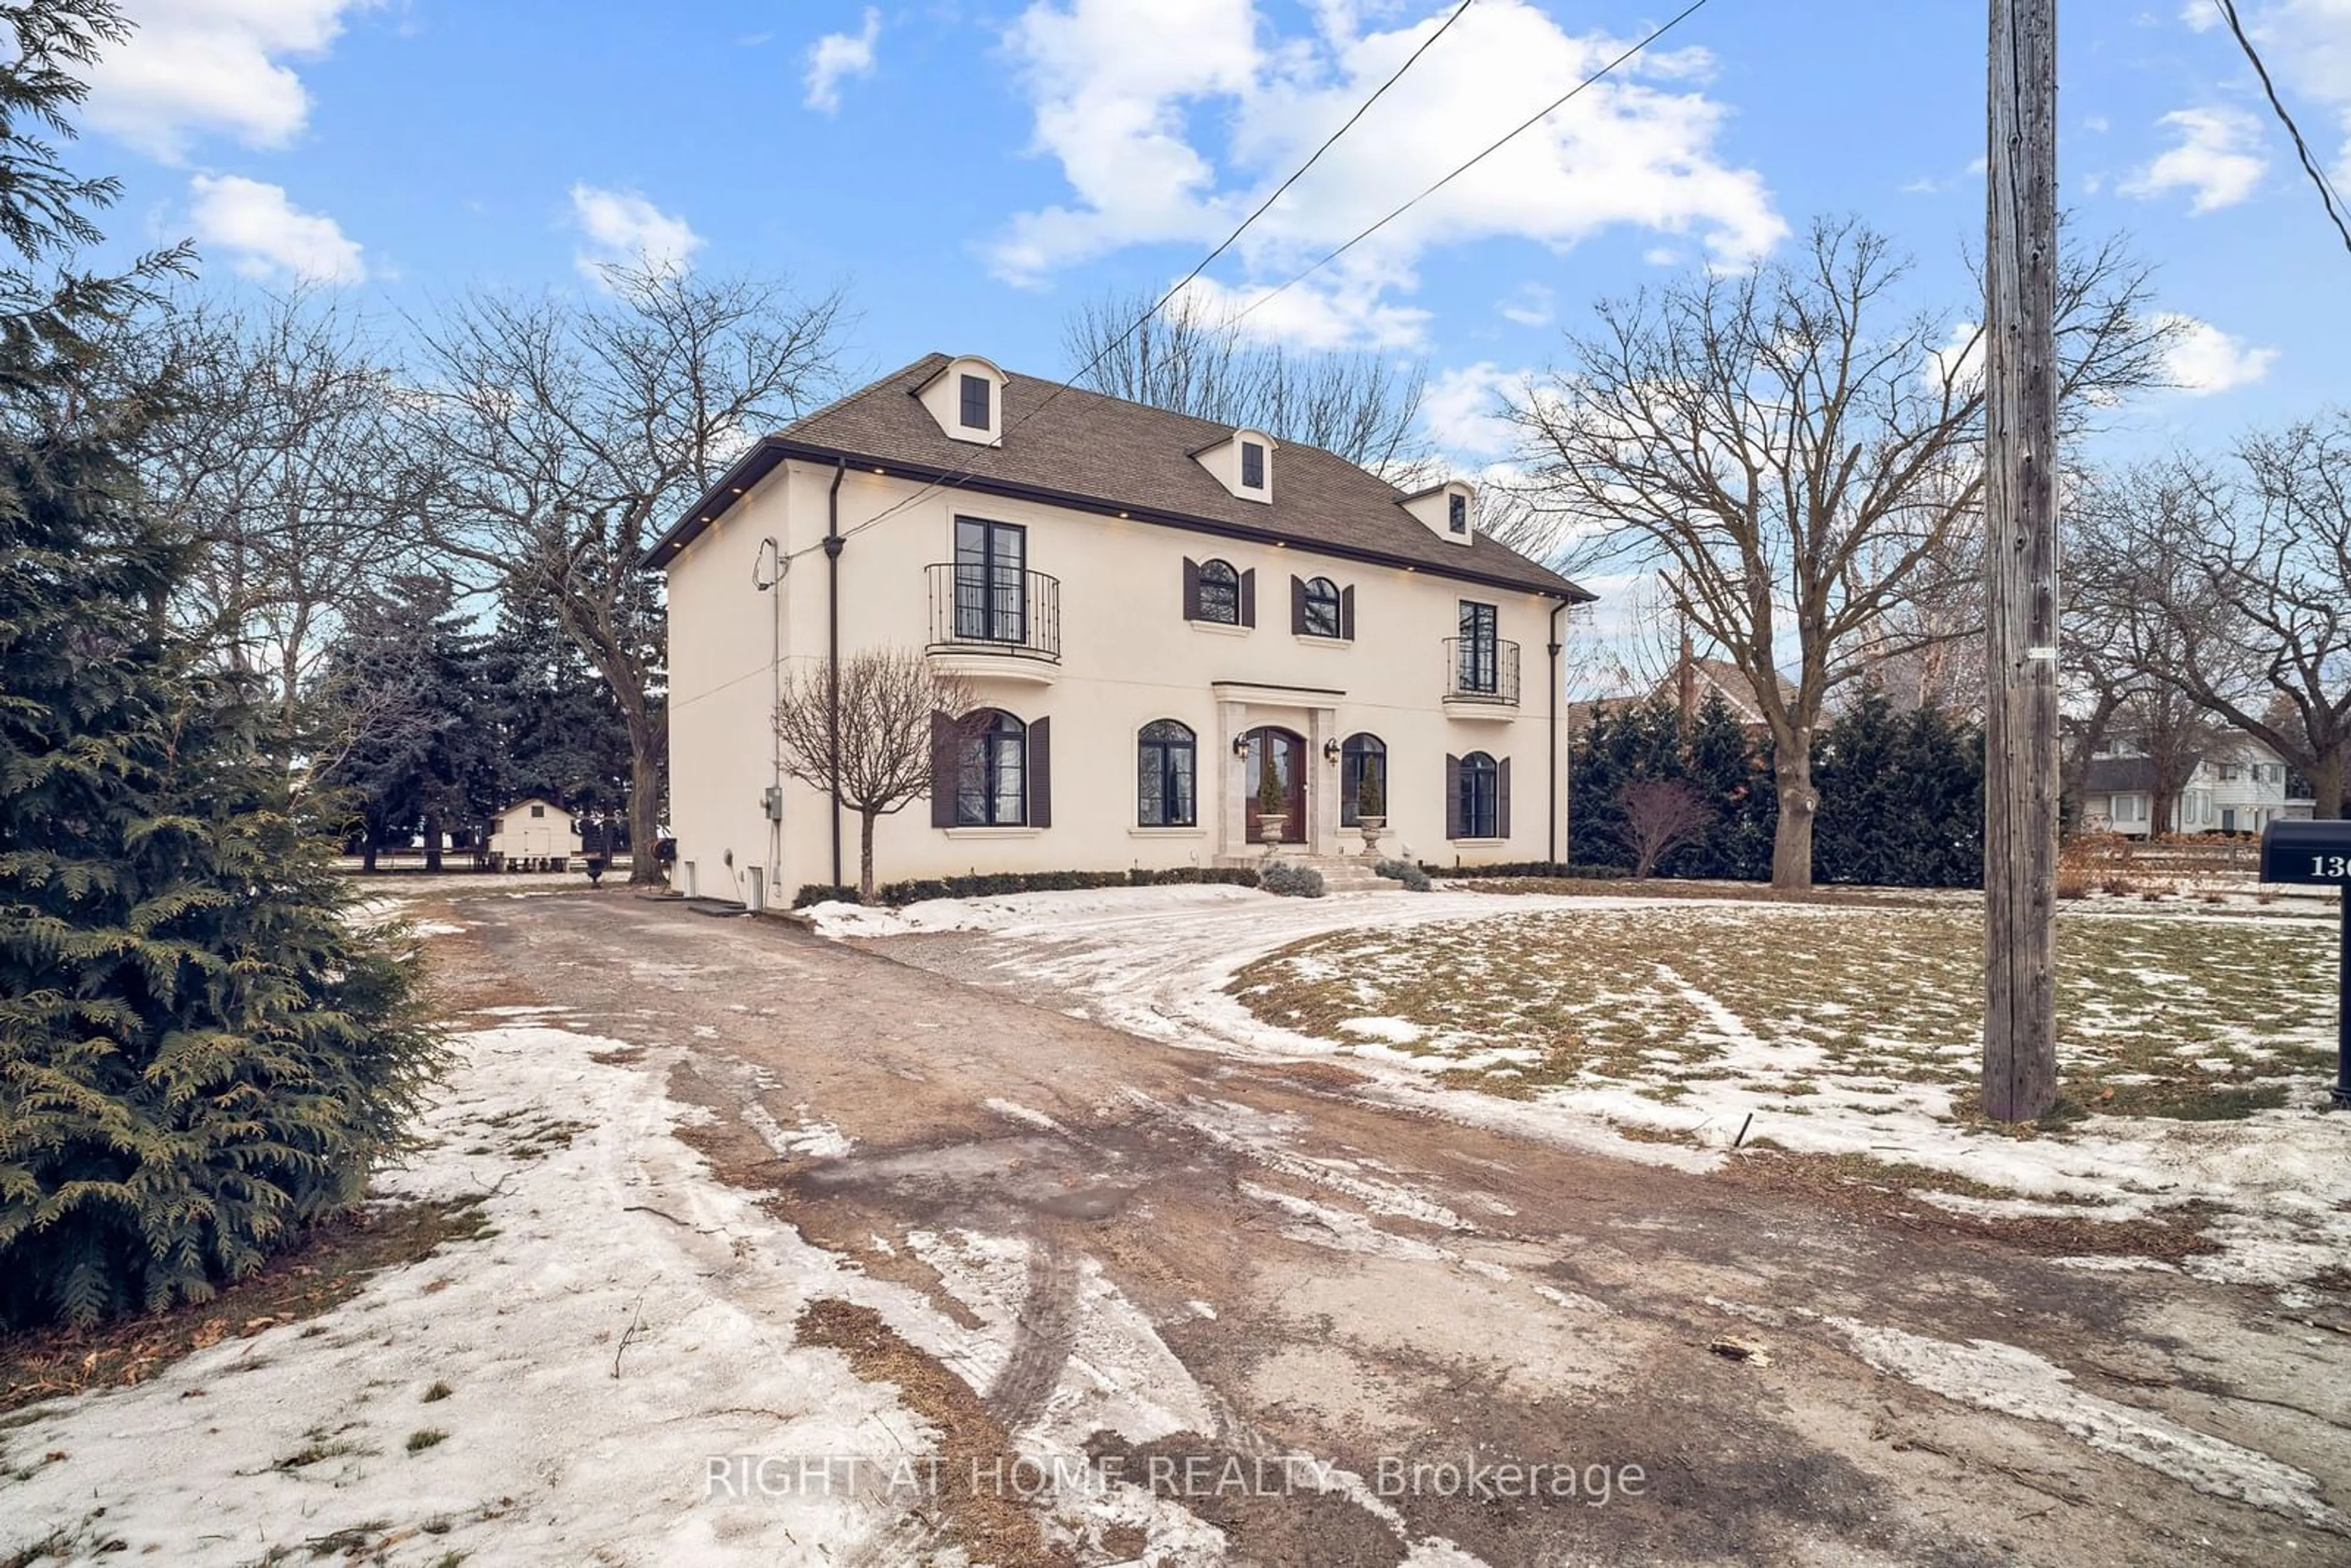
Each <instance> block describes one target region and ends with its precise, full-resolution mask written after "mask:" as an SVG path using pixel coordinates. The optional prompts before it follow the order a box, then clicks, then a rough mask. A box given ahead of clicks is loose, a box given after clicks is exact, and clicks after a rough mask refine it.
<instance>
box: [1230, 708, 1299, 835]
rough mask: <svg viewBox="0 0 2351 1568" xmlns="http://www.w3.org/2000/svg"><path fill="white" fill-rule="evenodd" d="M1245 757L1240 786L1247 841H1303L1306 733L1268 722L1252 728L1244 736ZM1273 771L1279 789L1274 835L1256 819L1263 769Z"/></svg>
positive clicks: (1262, 786)
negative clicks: (1243, 791) (1278, 825)
mask: <svg viewBox="0 0 2351 1568" xmlns="http://www.w3.org/2000/svg"><path fill="white" fill-rule="evenodd" d="M1246 738H1247V739H1248V741H1249V758H1248V762H1247V765H1246V766H1245V767H1244V768H1243V769H1242V772H1241V782H1242V788H1243V789H1247V790H1248V791H1249V795H1248V807H1247V813H1246V815H1247V821H1248V822H1249V842H1250V843H1253V844H1262V843H1283V844H1302V843H1304V842H1305V841H1306V737H1304V736H1301V735H1300V734H1298V733H1297V732H1295V731H1294V730H1287V729H1277V728H1275V727H1271V726H1267V727H1264V728H1260V729H1253V730H1250V731H1249V735H1248V736H1247V737H1246ZM1268 768H1271V769H1272V771H1273V780H1274V786H1275V788H1277V789H1280V791H1281V832H1280V836H1279V837H1278V838H1272V839H1269V838H1268V837H1267V836H1266V832H1265V828H1264V824H1263V823H1262V822H1261V821H1259V819H1260V818H1261V817H1262V816H1263V814H1264V813H1263V811H1262V810H1261V809H1260V808H1259V800H1262V799H1263V798H1264V794H1265V779H1266V770H1267V769H1268Z"/></svg>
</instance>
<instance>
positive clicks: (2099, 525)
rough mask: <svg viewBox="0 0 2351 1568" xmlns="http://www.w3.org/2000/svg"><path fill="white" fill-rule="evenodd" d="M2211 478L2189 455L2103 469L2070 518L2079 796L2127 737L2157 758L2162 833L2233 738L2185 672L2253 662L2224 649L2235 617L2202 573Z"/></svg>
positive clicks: (2150, 764) (2070, 676)
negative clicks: (2198, 772) (2186, 460)
mask: <svg viewBox="0 0 2351 1568" xmlns="http://www.w3.org/2000/svg"><path fill="white" fill-rule="evenodd" d="M2209 485H2210V480H2209V477H2208V476H2205V475H2203V474H2202V473H2201V471H2199V470H2198V469H2196V468H2195V467H2194V466H2193V465H2185V464H2183V463H2177V462H2175V463H2171V464H2158V465H2150V466H2145V467H2140V468H2137V469H2133V470H2130V471H2127V472H2125V473H2121V474H2097V475H2091V476H2085V479H2084V480H2083V482H2082V483H2081V484H2080V485H2079V486H2077V488H2076V492H2075V494H2074V496H2073V497H2071V502H2072V504H2071V506H2070V507H2069V508H2068V513H2067V520H2066V525H2065V527H2066V535H2067V538H2066V544H2067V547H2068V553H2067V555H2066V558H2065V571H2066V587H2065V599H2066V614H2065V619H2064V631H2063V633H2062V650H2061V651H2062V652H2063V653H2064V664H2063V665H2061V671H2062V672H2063V674H2062V678H2063V679H2064V683H2065V685H2067V686H2068V687H2069V688H2071V690H2072V693H2073V695H2074V698H2075V703H2074V706H2075V714H2074V722H2073V724H2072V725H2071V726H2070V728H2071V730H2072V734H2071V735H2069V737H2067V738H2068V740H2069V741H2070V743H2071V744H2069V745H2068V746H2067V747H2066V756H2065V758H2064V766H2065V772H2066V774H2067V778H2066V785H2067V787H2068V788H2069V789H2073V790H2074V791H2075V792H2076V798H2077V799H2078V797H2079V791H2080V790H2081V789H2083V788H2084V787H2085V782H2086V780H2087V778H2088V773H2089V759H2090V758H2091V757H2092V756H2093V755H2094V754H2095V752H2096V751H2097V750H2098V749H2099V748H2100V747H2101V746H2102V745H2103V743H2105V741H2107V740H2109V739H2116V740H2121V741H2123V742H2125V743H2126V744H2127V745H2128V746H2129V747H2131V748H2132V749H2133V751H2134V752H2135V753H2137V755H2139V756H2143V757H2144V758H2146V759H2147V769H2148V773H2149V775H2150V778H2149V781H2148V783H2149V800H2150V806H2149V817H2148V831H2150V832H2161V831H2164V830H2165V827H2166V825H2167V821H2168V818H2167V815H2166V813H2167V812H2168V810H2169V809H2170V804H2171V802H2172V800H2173V799H2174V798H2175V797H2176V796H2178V795H2179V791H2180V790H2181V789H2183V788H2184V787H2185V786H2186V784H2187V782H2188V778H2189V774H2191V773H2193V772H2194V771H2195V769H2196V764H2197V762H2198V760H2199V758H2202V757H2203V755H2204V754H2205V753H2206V752H2208V751H2210V750H2211V749H2212V747H2213V746H2214V745H2215V744H2216V743H2217V742H2218V741H2219V740H2220V738H2221V736H2220V727H2219V726H2218V725H2217V724H2216V723H2215V722H2214V720H2213V717H2212V715H2211V712H2210V709H2209V708H2208V707H2206V706H2204V705H2203V704H2201V703H2199V702H2198V701H2197V700H2196V699H2195V698H2194V697H2193V696H2192V695H2190V694H2189V692H2188V691H2187V690H2186V689H2185V687H2184V686H2183V685H2182V680H2183V678H2184V677H2185V676H2186V675H2187V674H2188V673H2189V671H2191V670H2195V669H2211V668H2213V667H2215V662H2216V660H2220V661H2224V662H2226V663H2229V664H2231V665H2235V664H2241V653H2242V650H2241V649H2238V648H2233V647H2231V648H2229V649H2227V650H2226V651H2224V650H2223V648H2222V645H2221V643H2220V639H2221V638H2222V637H2223V636H2224V635H2227V634H2229V632H2230V621H2231V618H2230V617H2229V616H2228V614H2227V613H2226V612H2225V611H2224V609H2223V607H2222V606H2221V604H2220V601H2218V599H2217V598H2216V597H2215V596H2214V595H2212V594H2211V593H2210V591H2209V584H2207V583H2206V582H2205V580H2204V579H2203V576H2202V571H2201V566H2202V563H2203V561H2204V560H2205V559H2206V558H2207V555H2208V553H2209V544H2208V541H2207V534H2208V531H2209V530H2208V529H2207V528H2206V527H2205V525H2204V522H2203V519H2202V517H2201V512H2202V497H2204V496H2205V495H2206V494H2208V491H2209ZM2179 825H2180V826H2185V825H2186V824H2184V823H2182V824H2179Z"/></svg>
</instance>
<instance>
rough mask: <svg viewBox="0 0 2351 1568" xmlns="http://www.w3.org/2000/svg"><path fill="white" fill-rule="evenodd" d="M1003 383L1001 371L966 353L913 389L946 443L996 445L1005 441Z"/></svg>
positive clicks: (932, 373)
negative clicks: (962, 442) (945, 439)
mask: <svg viewBox="0 0 2351 1568" xmlns="http://www.w3.org/2000/svg"><path fill="white" fill-rule="evenodd" d="M1005 381H1006V377H1005V374H1004V372H1003V371H999V370H998V369H997V368H996V367H995V366H994V365H992V364H990V363H988V362H987V361H986V360H983V359H981V358H980V357H979V356H978V355H977V354H966V355H964V356H963V357H962V358H960V359H954V360H949V361H946V363H945V364H943V365H941V366H939V367H938V369H936V370H935V371H932V372H931V373H930V374H929V375H928V376H926V377H925V378H924V380H923V381H922V382H921V383H920V384H919V385H917V386H915V387H914V389H913V390H914V397H915V400H916V401H917V402H920V403H921V404H922V405H923V409H924V412H925V413H928V414H929V415H930V416H931V418H932V419H933V420H935V421H936V422H937V423H938V427H939V434H942V435H944V436H946V438H947V439H948V440H950V441H967V442H969V443H971V444H973V445H975V446H998V445H1001V444H1003V442H1004V385H1005Z"/></svg>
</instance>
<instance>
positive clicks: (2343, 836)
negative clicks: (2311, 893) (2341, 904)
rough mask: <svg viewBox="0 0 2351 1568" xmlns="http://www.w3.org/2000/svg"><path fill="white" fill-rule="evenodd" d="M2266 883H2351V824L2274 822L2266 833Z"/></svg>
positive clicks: (2264, 829)
mask: <svg viewBox="0 0 2351 1568" xmlns="http://www.w3.org/2000/svg"><path fill="white" fill-rule="evenodd" d="M2262 881H2263V882H2300V883H2318V884H2320V885H2321V886H2325V887H2341V886H2344V885H2346V883H2351V822H2272V823H2271V824H2270V825H2269V826H2268V827H2266V828H2263V829H2262Z"/></svg>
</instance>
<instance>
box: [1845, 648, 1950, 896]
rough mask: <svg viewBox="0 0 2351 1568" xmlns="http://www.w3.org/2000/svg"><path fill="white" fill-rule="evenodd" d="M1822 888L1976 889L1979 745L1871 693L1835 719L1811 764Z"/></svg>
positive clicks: (1946, 722) (1940, 717) (1935, 717)
mask: <svg viewBox="0 0 2351 1568" xmlns="http://www.w3.org/2000/svg"><path fill="white" fill-rule="evenodd" d="M1813 778H1814V779H1815V780H1816V782H1817V785H1818V788H1819V789H1820V791H1821V812H1820V821H1819V824H1818V827H1817V831H1816V832H1815V835H1814V838H1813V869H1814V872H1815V873H1816V874H1817V875H1818V876H1819V878H1820V880H1822V881H1823V882H1844V883H1873V884H1876V885H1879V886H1889V887H1978V886H1981V885H1982V883H1983V740H1982V737H1981V736H1980V734H1979V733H1977V732H1976V731H1975V730H1974V729H1972V728H1971V727H1969V728H1963V727H1960V726H1959V725H1957V724H1954V723H1953V722H1952V721H1951V719H1950V718H1949V716H1946V715H1945V714H1944V713H1942V712H1941V710H1939V709H1938V708H1934V707H1921V708H1917V709H1916V710H1914V711H1912V712H1910V713H1907V714H1899V713H1896V711H1895V710H1894V706H1893V705H1892V703H1890V702H1889V701H1887V699H1886V696H1885V695H1884V694H1883V693H1881V692H1879V691H1877V690H1876V689H1875V688H1871V689H1868V690H1865V691H1864V692H1863V694H1862V695H1861V698H1860V700H1859V701H1857V702H1855V704H1853V706H1850V707H1849V708H1847V709H1846V710H1845V712H1844V713H1843V714H1841V715H1840V716H1838V717H1837V719H1836V722H1835V723H1834V724H1832V725H1831V726H1830V727H1828V729H1827V730H1826V731H1825V732H1824V733H1823V736H1822V737H1821V739H1820V742H1819V745H1818V747H1817V749H1816V752H1815V755H1814V758H1813Z"/></svg>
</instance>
